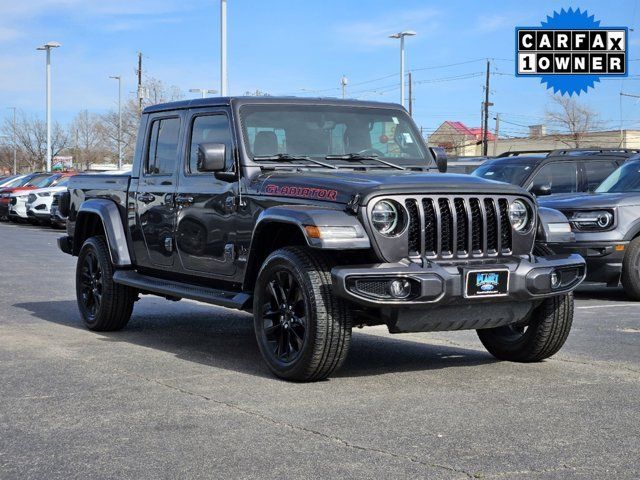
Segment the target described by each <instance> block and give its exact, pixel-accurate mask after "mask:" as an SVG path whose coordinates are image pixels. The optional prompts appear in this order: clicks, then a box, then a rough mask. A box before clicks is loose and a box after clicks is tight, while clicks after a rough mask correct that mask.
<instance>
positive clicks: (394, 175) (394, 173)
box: [250, 170, 530, 203]
mask: <svg viewBox="0 0 640 480" xmlns="http://www.w3.org/2000/svg"><path fill="white" fill-rule="evenodd" d="M250 188H251V189H252V190H253V192H255V193H257V194H262V195H273V196H281V197H282V196H284V197H295V198H309V199H313V200H323V201H331V202H339V203H347V202H348V201H349V200H350V199H351V197H353V196H354V195H356V194H358V195H360V196H361V197H362V200H363V202H364V201H366V200H367V197H370V196H374V195H379V194H394V193H415V194H423V193H429V194H431V193H434V194H438V193H443V194H450V193H461V194H462V193H472V194H473V193H477V194H516V195H523V196H527V197H530V194H529V193H528V192H526V191H525V190H523V189H522V188H520V187H518V186H515V185H511V184H508V183H501V182H494V181H492V180H485V179H483V178H480V177H472V176H470V175H457V174H444V173H436V172H433V173H430V172H415V171H400V170H385V171H380V170H376V171H368V172H367V171H354V170H335V171H323V172H313V171H304V172H291V171H275V172H269V173H262V174H260V175H258V176H257V177H255V178H254V180H253V181H252V182H251V185H250Z"/></svg>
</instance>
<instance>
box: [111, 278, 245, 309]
mask: <svg viewBox="0 0 640 480" xmlns="http://www.w3.org/2000/svg"><path fill="white" fill-rule="evenodd" d="M113 281H114V282H115V283H119V284H121V285H127V286H129V287H134V288H137V289H139V290H142V291H144V292H150V293H155V294H158V295H163V296H168V297H179V298H188V299H191V300H197V301H199V302H205V303H211V304H212V305H219V306H221V307H227V308H235V309H238V310H242V309H244V308H245V306H246V307H251V298H252V297H251V295H248V294H246V293H237V292H228V291H225V290H218V289H215V288H209V287H201V286H199V285H191V284H188V283H182V282H174V281H172V280H164V279H162V278H155V277H150V276H148V275H141V274H140V273H137V272H134V271H133V270H116V271H115V272H113Z"/></svg>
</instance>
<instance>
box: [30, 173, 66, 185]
mask: <svg viewBox="0 0 640 480" xmlns="http://www.w3.org/2000/svg"><path fill="white" fill-rule="evenodd" d="M58 178H60V175H38V176H36V177H33V178H32V179H31V180H29V182H28V183H27V184H26V186H28V187H38V188H45V187H50V186H51V184H52V183H53V182H55V181H56V180H57V179H58Z"/></svg>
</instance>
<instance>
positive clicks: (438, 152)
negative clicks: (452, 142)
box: [429, 147, 447, 173]
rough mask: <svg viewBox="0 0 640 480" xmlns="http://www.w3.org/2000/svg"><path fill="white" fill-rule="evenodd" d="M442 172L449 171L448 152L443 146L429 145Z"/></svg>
mask: <svg viewBox="0 0 640 480" xmlns="http://www.w3.org/2000/svg"><path fill="white" fill-rule="evenodd" d="M429 150H431V154H432V155H433V158H435V160H436V166H437V167H438V171H439V172H440V173H447V153H446V152H445V151H444V148H442V147H429Z"/></svg>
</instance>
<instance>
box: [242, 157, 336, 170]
mask: <svg viewBox="0 0 640 480" xmlns="http://www.w3.org/2000/svg"><path fill="white" fill-rule="evenodd" d="M253 159H254V160H255V161H258V162H259V161H274V162H278V161H280V162H286V163H289V162H299V161H306V162H310V163H313V164H315V165H320V166H321V167H326V168H331V169H333V170H336V169H337V168H338V167H336V166H335V165H331V164H330V163H325V162H321V161H320V160H314V159H313V158H311V157H308V156H306V155H291V154H289V153H277V154H275V155H254V156H253Z"/></svg>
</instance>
